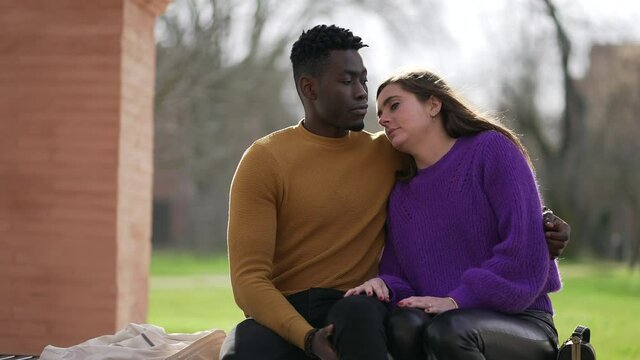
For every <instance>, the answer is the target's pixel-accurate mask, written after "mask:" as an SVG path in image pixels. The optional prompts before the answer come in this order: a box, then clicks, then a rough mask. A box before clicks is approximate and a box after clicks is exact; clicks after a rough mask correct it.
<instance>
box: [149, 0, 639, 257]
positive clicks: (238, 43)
mask: <svg viewBox="0 0 640 360" xmlns="http://www.w3.org/2000/svg"><path fill="white" fill-rule="evenodd" d="M452 3H454V4H452ZM603 9H604V10H603ZM639 16H640V5H638V4H636V2H634V1H631V0H629V1H615V0H614V1H609V2H607V4H605V6H603V5H602V4H599V2H597V1H583V2H572V1H569V0H564V1H561V0H556V1H552V0H522V1H500V0H492V1H490V2H487V3H484V2H483V3H482V4H474V2H472V1H462V0H460V1H457V2H441V1H435V0H423V1H419V0H402V1H394V2H389V1H382V0H350V1H332V0H328V1H312V0H299V1H275V0H272V1H270V0H252V1H249V0H176V1H174V2H173V3H172V4H171V5H170V6H169V7H168V9H167V11H166V13H165V14H164V15H163V16H162V17H161V18H159V20H158V23H157V35H158V36H157V39H158V40H157V69H156V73H157V76H156V100H155V120H156V121H155V141H156V143H155V179H154V184H155V185H154V186H155V188H154V232H153V242H154V248H155V249H181V250H185V249H190V250H193V251H196V252H199V253H224V252H225V250H226V222H227V211H228V191H229V185H230V182H231V179H232V176H233V172H234V170H235V167H236V165H237V163H238V161H239V159H240V157H241V156H242V153H243V151H244V150H245V149H246V148H247V147H248V146H249V145H250V144H251V143H252V142H253V141H254V140H256V139H258V138H260V137H261V136H264V135H266V134H268V133H269V132H272V131H274V130H277V129H280V128H282V127H286V126H289V125H292V124H295V123H296V122H297V121H299V120H300V119H301V117H302V116H303V113H302V108H301V106H300V105H299V99H298V96H297V94H296V93H295V88H294V84H293V80H292V75H291V71H290V65H289V61H288V55H289V50H290V47H291V44H292V43H293V41H295V39H296V38H297V37H298V36H299V35H300V33H301V32H302V31H303V30H304V29H308V28H310V27H312V26H314V25H316V24H318V23H335V24H337V25H339V26H342V27H346V28H350V29H351V30H353V31H354V33H355V34H356V35H359V36H362V37H363V39H364V42H365V43H367V44H369V45H370V47H369V48H365V49H363V50H362V51H361V53H362V54H363V58H364V61H365V65H366V66H367V67H368V68H369V71H370V74H371V76H370V92H372V93H373V92H374V91H375V87H376V85H377V84H378V83H379V82H380V80H381V79H382V78H384V76H385V75H387V74H389V73H390V72H392V71H394V70H396V69H397V68H398V67H403V66H415V65H420V66H423V67H429V68H431V69H433V70H435V71H436V72H437V73H439V74H441V75H444V77H445V78H447V79H448V80H449V82H451V83H452V84H453V86H454V87H456V88H458V89H461V90H462V92H463V94H464V95H465V96H466V97H468V98H469V99H470V100H471V101H472V102H473V103H475V104H477V105H479V107H480V108H482V109H493V110H495V111H498V112H499V113H500V114H502V115H503V117H504V120H505V121H506V122H507V123H509V124H510V125H511V126H512V127H513V128H514V129H515V130H516V131H517V132H518V133H520V134H522V135H523V141H524V142H525V144H526V145H527V147H528V148H529V150H530V151H531V152H532V155H533V157H534V159H535V161H534V162H535V166H536V170H537V175H538V178H539V182H540V188H541V190H542V193H543V196H544V199H545V203H546V204H547V205H548V206H550V207H551V208H552V209H553V210H554V211H555V212H556V213H557V214H559V215H560V216H561V217H563V218H564V219H566V220H567V221H568V222H569V223H570V224H571V226H572V229H573V232H572V241H571V245H570V247H569V249H568V250H567V252H566V255H567V256H568V257H580V256H583V257H596V258H601V259H611V260H615V261H619V262H625V263H626V264H629V265H630V266H635V265H636V264H637V262H638V260H639V259H640V231H639V229H638V226H639V224H640V221H638V220H639V215H640V202H639V201H640V199H639V194H640V178H639V177H640V156H639V154H640V151H639V150H640V149H639V147H640V142H638V141H637V137H638V135H640V124H639V123H638V122H637V121H635V116H636V114H638V113H640V102H639V101H638V99H640V45H639V43H640V27H639V26H638V24H637V21H634V20H633V19H637V18H638V17H639ZM374 100H375V99H371V96H370V99H369V101H370V104H371V107H370V109H374V108H375V105H374ZM366 122H367V124H368V125H367V128H368V129H369V130H370V131H378V130H379V128H378V127H377V124H376V119H375V115H374V111H370V112H369V114H368V115H367V118H366Z"/></svg>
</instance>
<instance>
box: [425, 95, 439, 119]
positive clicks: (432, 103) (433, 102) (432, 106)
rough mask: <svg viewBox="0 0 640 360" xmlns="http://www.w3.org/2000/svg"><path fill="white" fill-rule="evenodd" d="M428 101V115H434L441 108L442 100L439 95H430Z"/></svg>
mask: <svg viewBox="0 0 640 360" xmlns="http://www.w3.org/2000/svg"><path fill="white" fill-rule="evenodd" d="M428 103H429V115H431V117H436V116H437V115H438V114H439V113H440V110H442V100H440V98H439V97H437V96H434V95H431V97H429V100H428Z"/></svg>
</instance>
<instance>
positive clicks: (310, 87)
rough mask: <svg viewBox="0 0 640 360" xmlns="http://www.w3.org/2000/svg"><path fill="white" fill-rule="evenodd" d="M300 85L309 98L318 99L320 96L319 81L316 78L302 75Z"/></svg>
mask: <svg viewBox="0 0 640 360" xmlns="http://www.w3.org/2000/svg"><path fill="white" fill-rule="evenodd" d="M298 86H299V87H300V93H301V94H302V96H303V97H305V98H307V99H309V100H316V99H317V98H318V93H317V89H316V87H317V82H316V79H315V78H313V77H311V76H305V75H303V76H300V80H298Z"/></svg>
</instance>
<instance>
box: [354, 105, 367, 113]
mask: <svg viewBox="0 0 640 360" xmlns="http://www.w3.org/2000/svg"><path fill="white" fill-rule="evenodd" d="M367 108H368V106H367V105H366V104H364V105H358V106H356V107H353V108H351V112H352V113H354V114H358V115H365V114H366V113H367Z"/></svg>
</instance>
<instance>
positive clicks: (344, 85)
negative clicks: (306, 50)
mask: <svg viewBox="0 0 640 360" xmlns="http://www.w3.org/2000/svg"><path fill="white" fill-rule="evenodd" d="M367 97H368V89H367V69H366V68H365V67H364V64H363V63H362V57H360V54H359V53H358V51H356V50H333V51H331V53H330V54H329V59H328V60H327V62H326V64H325V66H324V71H323V73H322V74H321V75H320V76H319V77H318V99H317V102H316V110H317V113H318V115H319V119H320V120H321V121H322V122H323V123H324V124H325V125H327V126H329V127H335V128H339V129H345V130H352V131H360V130H362V129H363V128H364V116H365V114H366V113H367Z"/></svg>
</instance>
